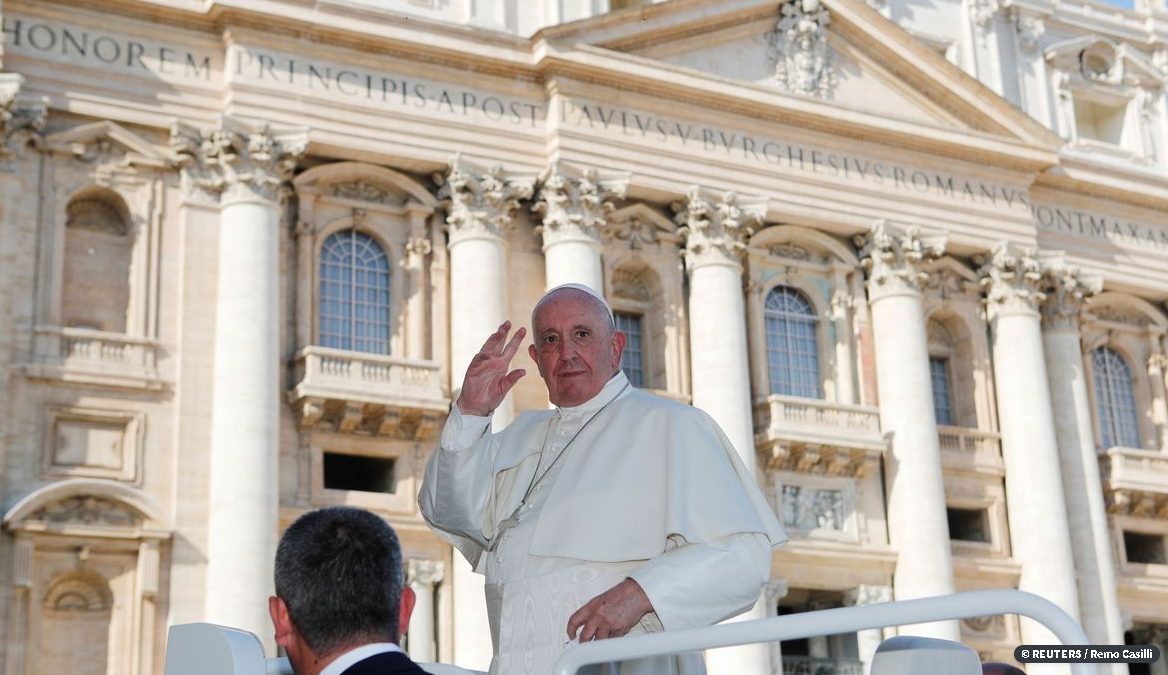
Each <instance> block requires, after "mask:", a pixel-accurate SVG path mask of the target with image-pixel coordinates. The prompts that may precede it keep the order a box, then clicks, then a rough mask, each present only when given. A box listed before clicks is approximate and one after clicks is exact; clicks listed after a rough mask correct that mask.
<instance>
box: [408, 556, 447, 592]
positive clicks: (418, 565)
mask: <svg viewBox="0 0 1168 675" xmlns="http://www.w3.org/2000/svg"><path fill="white" fill-rule="evenodd" d="M445 575H446V566H445V565H443V564H442V561H441V560H426V559H424V558H408V559H407V560H406V585H408V586H415V585H418V586H435V585H437V584H440V583H442V579H443V578H444V577H445Z"/></svg>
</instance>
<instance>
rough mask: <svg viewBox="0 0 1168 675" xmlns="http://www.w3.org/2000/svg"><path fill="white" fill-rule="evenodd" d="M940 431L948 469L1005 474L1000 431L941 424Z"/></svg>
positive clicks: (939, 434)
mask: <svg viewBox="0 0 1168 675" xmlns="http://www.w3.org/2000/svg"><path fill="white" fill-rule="evenodd" d="M937 434H938V436H939V437H940V438H939V440H940V442H941V462H942V464H943V465H944V467H945V468H946V469H953V470H958V471H972V472H975V473H987V474H991V475H995V476H1002V475H1005V465H1004V464H1003V463H1002V440H1001V436H1000V435H999V434H998V433H997V432H993V431H982V430H981V429H970V428H967V427H949V426H943V425H938V426H937Z"/></svg>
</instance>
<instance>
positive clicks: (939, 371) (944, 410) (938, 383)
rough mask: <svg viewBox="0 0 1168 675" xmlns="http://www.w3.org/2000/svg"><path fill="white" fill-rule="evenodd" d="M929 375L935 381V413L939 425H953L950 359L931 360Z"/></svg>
mask: <svg viewBox="0 0 1168 675" xmlns="http://www.w3.org/2000/svg"><path fill="white" fill-rule="evenodd" d="M929 375H930V377H931V379H932V381H933V412H934V413H936V415H937V424H943V425H945V426H952V425H953V403H952V400H951V399H950V397H949V359H946V358H930V359H929Z"/></svg>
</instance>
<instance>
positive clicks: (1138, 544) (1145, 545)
mask: <svg viewBox="0 0 1168 675" xmlns="http://www.w3.org/2000/svg"><path fill="white" fill-rule="evenodd" d="M1123 550H1124V552H1125V553H1126V554H1127V561H1128V562H1133V563H1144V564H1151V565H1163V564H1165V563H1166V562H1168V560H1166V559H1165V555H1164V553H1165V551H1164V536H1163V535H1160V534H1146V533H1144V532H1128V531H1124V533H1123Z"/></svg>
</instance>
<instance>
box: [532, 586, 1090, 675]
mask: <svg viewBox="0 0 1168 675" xmlns="http://www.w3.org/2000/svg"><path fill="white" fill-rule="evenodd" d="M993 614H1019V615H1022V616H1026V617H1029V618H1031V619H1034V620H1035V621H1037V622H1039V623H1041V624H1043V625H1044V626H1046V627H1047V628H1048V629H1050V631H1051V632H1052V633H1054V634H1055V637H1057V638H1058V639H1059V640H1061V641H1062V644H1064V645H1085V644H1089V643H1090V640H1088V639H1087V635H1086V634H1085V633H1084V632H1083V629H1082V628H1081V627H1080V626H1079V624H1078V623H1076V622H1075V620H1074V619H1072V618H1071V617H1070V615H1068V614H1067V613H1066V612H1064V611H1063V610H1062V609H1060V608H1059V607H1058V606H1057V605H1055V604H1054V603H1052V602H1050V601H1049V600H1046V599H1045V598H1041V597H1039V596H1037V595H1034V594H1033V593H1026V592H1023V591H1014V590H984V591H967V592H964V593H954V594H953V595H943V596H939V597H935V598H920V599H917V600H902V601H899V602H885V603H879V604H873V605H864V606H857V607H840V608H838V609H824V610H819V611H814V612H800V613H798V614H787V615H785V616H778V617H774V618H771V619H756V620H753V621H739V622H735V623H726V624H721V625H718V626H707V627H704V628H690V629H687V630H677V631H666V632H663V633H652V634H648V635H635V636H632V637H625V638H621V639H619V640H600V641H597V642H588V643H585V644H580V645H573V646H571V647H569V648H568V649H567V650H566V651H565V652H564V653H563V654H562V655H560V658H559V659H558V660H557V661H556V663H555V665H554V666H553V667H552V673H551V675H575V673H576V671H578V670H579V669H580V668H582V667H584V666H587V665H591V664H595V663H609V662H612V661H624V660H627V659H636V658H641V657H645V656H661V655H663V654H676V653H680V652H692V651H699V650H703V649H714V648H717V647H733V646H735V645H745V644H752V643H756V642H775V641H781V640H797V639H800V638H808V637H813V636H816V635H835V634H838V633H851V632H854V631H858V630H866V629H870V628H884V627H886V626H904V625H909V624H918V623H930V622H933V621H947V620H951V619H967V618H971V617H975V616H987V615H993ZM1069 665H1070V668H1071V673H1072V675H1097V673H1098V669H1097V668H1096V667H1095V664H1092V663H1072V664H1069Z"/></svg>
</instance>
